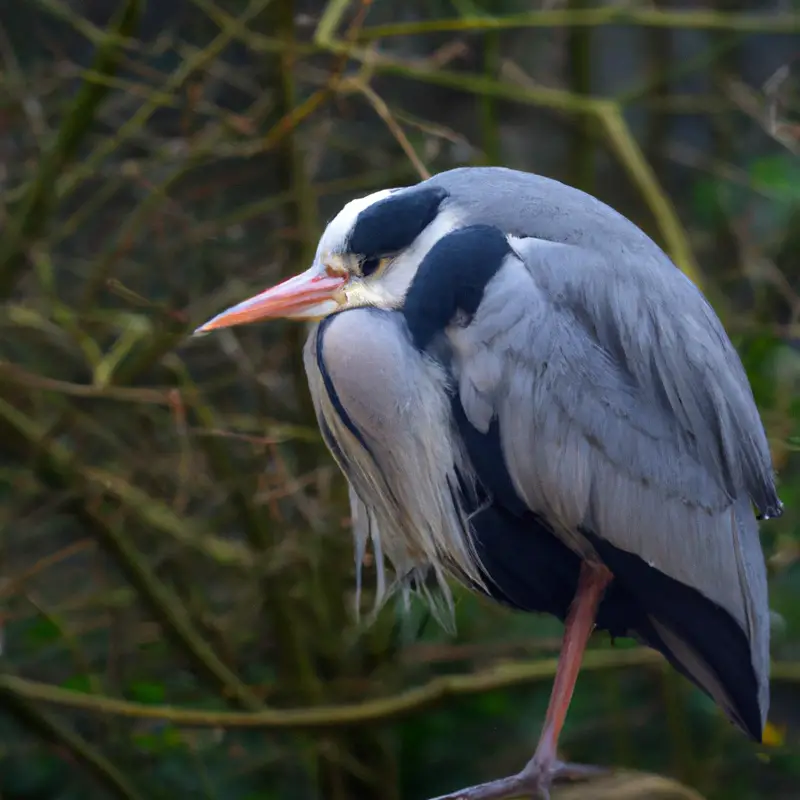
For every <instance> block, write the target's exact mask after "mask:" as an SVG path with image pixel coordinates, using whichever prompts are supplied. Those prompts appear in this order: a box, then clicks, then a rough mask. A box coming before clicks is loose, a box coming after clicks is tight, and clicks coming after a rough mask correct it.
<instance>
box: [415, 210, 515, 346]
mask: <svg viewBox="0 0 800 800" xmlns="http://www.w3.org/2000/svg"><path fill="white" fill-rule="evenodd" d="M512 252H513V251H512V250H511V247H510V245H509V244H508V240H507V239H506V237H505V234H503V232H502V231H500V230H499V229H498V228H495V227H493V226H491V225H471V226H469V227H467V228H461V229H459V230H456V231H453V232H452V233H448V234H447V235H446V236H443V237H442V238H441V239H440V240H439V241H438V242H436V244H435V245H434V246H433V247H432V248H431V249H430V251H429V252H428V254H427V255H426V256H425V258H423V259H422V263H421V264H420V265H419V269H418V270H417V274H416V275H415V276H414V280H413V281H412V282H411V286H409V289H408V293H407V294H406V299H405V303H404V305H403V315H404V316H405V318H406V324H407V325H408V329H409V331H410V332H411V336H412V338H413V340H414V344H415V346H416V347H417V348H419V349H420V350H425V349H427V348H428V346H429V345H430V344H431V342H432V341H433V339H434V338H435V337H436V335H437V334H439V333H441V332H442V331H443V330H444V329H445V328H446V327H447V326H448V325H449V324H450V323H451V322H452V321H453V319H454V317H455V316H456V314H457V313H458V312H459V311H460V312H462V313H464V314H466V315H468V316H472V315H473V314H474V313H475V312H476V311H477V310H478V306H479V305H480V303H481V300H482V299H483V292H484V290H485V288H486V284H487V283H489V281H490V280H491V279H492V278H493V277H494V276H495V275H496V274H497V272H498V270H499V269H500V267H501V265H502V263H503V261H504V259H505V258H506V257H507V256H509V255H510V254H511V253H512Z"/></svg>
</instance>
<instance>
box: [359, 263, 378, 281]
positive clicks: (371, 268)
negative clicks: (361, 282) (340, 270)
mask: <svg viewBox="0 0 800 800" xmlns="http://www.w3.org/2000/svg"><path fill="white" fill-rule="evenodd" d="M380 265H381V259H380V258H365V259H364V260H363V261H362V262H361V274H362V275H363V276H364V277H365V278H368V277H369V276H370V275H372V273H373V272H375V270H376V269H378V267H379V266H380Z"/></svg>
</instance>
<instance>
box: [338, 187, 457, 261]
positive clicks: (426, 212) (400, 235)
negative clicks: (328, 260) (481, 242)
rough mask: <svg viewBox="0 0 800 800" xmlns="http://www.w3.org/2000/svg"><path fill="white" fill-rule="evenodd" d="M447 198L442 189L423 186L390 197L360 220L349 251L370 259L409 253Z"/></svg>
mask: <svg viewBox="0 0 800 800" xmlns="http://www.w3.org/2000/svg"><path fill="white" fill-rule="evenodd" d="M447 196H448V195H447V192H446V191H445V190H444V189H442V188H441V187H439V186H419V187H413V188H411V189H404V190H401V191H399V192H395V193H394V194H390V195H389V196H388V197H385V198H384V199H383V200H379V201H378V202H377V203H374V204H373V205H371V206H369V207H368V208H365V209H364V210H363V211H362V212H361V213H360V214H359V215H358V217H356V222H355V225H353V230H352V232H351V233H350V236H349V238H348V240H347V250H348V251H349V252H351V253H355V254H356V255H360V256H366V257H367V258H370V257H382V256H386V255H392V254H393V253H398V252H400V251H401V250H405V248H406V247H408V246H409V245H410V244H411V243H412V242H413V241H414V240H415V239H416V238H417V237H418V236H419V235H420V234H421V233H422V231H424V230H425V228H427V227H428V225H430V224H431V222H433V220H434V219H436V215H437V214H438V213H439V206H440V205H441V203H442V201H443V200H444V199H445V197H447Z"/></svg>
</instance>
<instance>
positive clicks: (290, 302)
mask: <svg viewBox="0 0 800 800" xmlns="http://www.w3.org/2000/svg"><path fill="white" fill-rule="evenodd" d="M347 280H348V278H347V276H346V275H329V274H327V273H324V272H320V271H319V269H318V268H317V267H312V268H311V269H309V270H306V272H303V273H302V274H300V275H295V277H294V278H289V280H287V281H284V282H283V283H279V284H278V285H277V286H274V287H273V288H272V289H267V290H266V291H265V292H261V293H260V294H257V295H255V296H254V297H250V298H248V299H247V300H243V301H242V302H241V303H237V304H236V305H235V306H231V307H230V308H228V309H226V310H225V311H223V312H222V313H220V314H217V316H216V317H212V318H211V319H210V320H208V322H204V323H203V324H202V325H201V326H200V327H199V328H197V330H195V332H194V333H195V335H197V334H201V333H208V332H209V331H213V330H216V329H217V328H230V327H232V326H234V325H246V324H248V323H250V322H258V321H259V320H262V319H278V318H280V317H290V318H293V319H315V318H319V317H326V316H327V315H328V314H332V313H333V312H334V311H336V310H337V309H338V308H339V306H341V305H342V304H343V303H344V302H346V298H345V295H344V292H343V291H342V290H343V289H344V286H345V284H346V283H347Z"/></svg>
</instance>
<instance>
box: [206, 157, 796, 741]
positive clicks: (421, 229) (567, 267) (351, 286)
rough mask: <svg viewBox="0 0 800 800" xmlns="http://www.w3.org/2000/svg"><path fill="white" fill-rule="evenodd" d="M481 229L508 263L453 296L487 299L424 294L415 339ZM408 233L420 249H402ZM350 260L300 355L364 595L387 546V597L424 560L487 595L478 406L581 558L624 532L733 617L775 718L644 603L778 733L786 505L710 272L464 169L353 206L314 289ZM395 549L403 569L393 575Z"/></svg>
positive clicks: (557, 202)
mask: <svg viewBox="0 0 800 800" xmlns="http://www.w3.org/2000/svg"><path fill="white" fill-rule="evenodd" d="M432 187H433V188H434V189H435V191H431V189H432ZM398 203H399V204H398ZM401 206H402V211H403V213H402V214H399V215H398V214H396V213H395V212H396V210H397V209H399V208H400V207H401ZM381 209H384V210H385V211H386V213H385V214H383V215H382V213H381ZM415 211H417V212H419V213H418V214H417V215H416V216H415ZM420 218H421V219H422V221H421V222H419V226H418V229H416V228H415V227H414V226H415V224H417V222H418V221H419V219H420ZM359 225H360V226H361V228H360V230H359V231H358V236H356V235H355V233H354V230H355V228H356V227H357V226H359ZM392 225H394V227H393V228H392V227H391V226H392ZM477 225H482V226H491V228H489V229H487V230H489V231H491V230H495V239H497V238H499V239H501V240H502V248H501V249H500V250H499V249H498V246H496V244H497V243H496V241H495V244H494V245H492V246H493V247H494V250H493V251H492V252H494V253H498V252H501V250H502V258H500V259H499V260H498V263H497V264H496V265H494V266H493V267H492V269H491V270H486V269H483V268H482V267H483V266H485V265H481V264H478V268H476V271H474V272H473V273H470V274H466V273H465V274H463V275H458V274H457V273H453V275H455V277H453V275H450V277H451V279H452V280H451V281H450V284H447V285H445V284H444V283H442V284H441V285H440V286H439V287H438V288H439V290H441V291H443V292H445V293H447V292H449V291H450V290H451V289H452V285H451V284H453V283H456V284H459V285H462V287H461V288H463V297H466V298H467V300H466V301H464V302H463V303H462V306H463V305H464V304H466V306H469V308H466V309H465V308H463V307H460V306H459V302H457V298H456V296H455V295H452V296H450V295H448V298H449V299H447V298H446V299H444V300H441V304H440V306H437V302H439V300H440V299H441V298H439V297H438V296H436V295H435V293H434V294H432V295H430V297H429V299H430V300H431V302H430V303H428V304H427V305H424V307H423V306H420V307H419V308H422V309H423V311H422V312H420V310H419V308H418V309H417V312H418V315H421V318H422V321H421V323H420V324H422V325H424V326H425V325H427V327H426V330H428V331H429V332H430V331H433V330H434V327H435V326H431V325H430V324H427V323H426V320H425V315H427V314H428V313H429V312H430V314H434V313H438V312H437V309H438V311H441V313H444V314H445V315H446V318H445V319H444V321H443V322H442V325H441V330H438V331H436V335H435V336H434V339H433V341H431V342H430V346H428V345H426V346H424V347H420V346H419V342H418V341H417V340H415V331H413V330H412V329H411V323H410V321H409V320H410V317H409V313H410V312H409V303H410V298H411V297H412V292H413V290H414V289H415V288H416V289H417V290H418V291H417V294H416V296H419V294H420V292H421V291H422V290H423V288H424V287H421V286H420V283H419V276H420V275H423V274H427V273H425V266H426V264H428V265H430V264H432V263H433V261H432V259H435V258H437V257H438V255H437V248H440V249H441V248H442V247H443V246H444V245H446V244H447V243H448V242H453V243H456V241H457V240H458V238H459V236H461V235H462V233H463V232H465V231H468V230H470V228H471V226H477ZM389 228H391V230H389ZM497 231H500V232H502V234H504V236H502V235H500V236H498V235H497ZM374 238H377V239H378V240H380V241H383V242H392V243H394V244H393V245H392V248H393V251H392V252H391V253H384V252H382V251H380V252H377V253H376V254H367V253H363V252H358V253H354V252H352V248H351V246H350V244H351V242H353V241H359V242H367V243H369V242H370V241H372V240H373V239H374ZM488 238H492V237H491V235H489V237H488ZM400 241H403V242H406V243H407V244H406V246H403V247H402V248H399V249H398V248H397V246H396V243H397V242H400ZM487 242H488V239H487ZM487 246H488V245H487ZM360 247H361V249H364V248H363V246H360ZM378 250H380V248H378ZM454 252H457V250H454ZM384 256H386V257H385V258H384ZM461 256H462V257H463V258H465V260H469V259H470V258H471V257H472V255H471V254H470V252H469V251H466V250H462V251H461ZM384 261H386V262H387V266H385V271H383V272H380V269H381V264H383V262H384ZM473 261H474V259H473ZM367 264H368V265H369V269H370V271H372V270H378V273H377V274H378V275H379V276H380V277H379V278H378V279H376V278H374V277H371V275H372V273H371V272H370V274H368V273H367V267H366V266H365V265H367ZM473 266H474V265H473ZM447 267H448V269H450V270H451V272H452V270H453V268H454V265H453V264H448V265H447ZM457 267H458V265H455V268H456V269H457ZM340 274H341V275H343V276H345V277H343V278H342V281H344V282H345V285H346V287H347V289H346V294H345V300H344V301H342V300H341V299H340V300H337V301H336V302H338V303H341V304H342V305H341V308H343V309H344V313H334V314H332V315H331V316H328V317H327V318H326V319H325V320H324V321H322V322H321V323H319V324H318V325H315V326H314V327H313V328H312V331H311V334H310V336H309V339H308V342H307V344H306V348H305V353H304V357H305V366H306V371H307V374H308V378H309V385H310V389H311V394H312V397H313V400H314V406H315V409H316V413H317V417H318V419H319V423H320V427H321V430H322V432H323V435H324V437H325V440H326V442H327V443H328V446H329V448H330V450H331V452H332V454H333V455H334V457H335V458H336V460H337V462H338V464H339V465H340V467H341V468H342V471H343V472H344V473H345V475H346V476H347V478H348V481H349V483H350V487H351V499H352V505H353V517H354V530H355V535H356V557H357V561H358V564H359V578H358V580H359V587H360V581H361V577H360V564H361V561H362V558H363V555H364V550H365V548H366V544H367V542H368V541H369V540H371V541H372V544H373V547H374V550H375V555H376V561H377V565H378V583H379V585H378V604H380V603H381V602H382V601H383V599H384V598H385V597H386V596H387V595H388V594H390V593H391V591H392V590H393V589H395V588H397V587H398V586H405V584H404V577H405V576H408V575H409V574H415V575H418V574H420V573H422V572H425V571H429V570H430V571H432V572H433V574H434V576H435V577H436V579H437V580H438V582H439V584H440V586H441V588H442V590H443V593H444V596H445V598H446V600H447V601H448V602H449V601H450V595H449V590H448V588H447V582H446V578H447V577H448V576H449V577H455V578H457V579H459V580H462V581H466V582H468V583H469V584H470V585H472V586H474V587H478V588H481V587H483V588H485V585H486V584H485V582H486V579H487V572H486V570H485V569H484V565H483V564H482V562H481V558H480V556H479V553H478V550H477V548H476V546H475V542H474V536H473V533H474V526H475V519H476V518H477V516H478V515H479V514H480V513H481V510H482V507H481V505H480V502H484V503H488V504H491V503H492V502H493V501H494V500H493V498H492V497H491V492H488V495H487V493H486V492H484V493H483V495H482V494H481V491H483V489H485V486H484V487H483V489H482V485H483V484H485V483H486V481H485V480H483V479H484V478H485V477H486V476H485V475H482V474H479V472H480V470H479V469H478V468H477V467H476V465H475V463H474V458H473V457H472V456H473V455H474V451H472V450H470V448H469V447H468V446H467V444H466V443H465V441H464V436H463V433H464V429H463V427H460V424H461V423H460V422H459V421H458V420H457V419H456V416H455V412H454V408H457V409H460V410H461V413H463V416H464V417H465V419H466V421H467V424H468V425H470V426H471V428H472V429H474V430H475V431H476V432H477V433H478V434H487V435H488V434H489V433H490V429H491V430H492V431H495V430H496V432H497V436H498V437H499V445H500V446H499V449H500V452H501V458H502V462H503V463H502V469H503V470H505V471H507V473H508V477H509V479H510V482H511V483H512V484H513V492H514V494H515V495H516V498H515V500H516V499H518V500H519V501H520V503H521V504H523V505H524V506H526V507H527V510H528V511H529V512H533V513H532V514H531V518H532V520H533V519H541V520H544V521H545V522H546V524H547V526H548V527H549V528H550V529H552V533H553V534H554V535H555V536H556V537H558V539H559V540H560V542H561V543H563V545H566V547H567V548H569V550H571V551H572V552H573V553H576V554H578V555H579V556H580V558H581V559H583V560H584V561H589V562H597V563H600V562H603V561H604V557H603V556H602V555H600V554H599V553H598V548H599V547H601V545H602V546H603V547H605V546H606V545H605V544H604V543H610V545H613V547H614V548H616V549H617V550H618V551H619V552H624V553H629V554H633V555H635V556H637V557H638V558H639V559H642V560H643V562H644V563H645V564H647V565H649V566H650V567H652V568H653V569H654V570H656V571H657V572H658V573H660V574H663V575H665V576H667V577H668V578H670V579H672V580H673V581H675V582H677V584H680V585H681V586H685V587H689V588H690V589H691V590H694V591H696V592H699V593H700V594H702V595H703V597H705V598H707V600H708V601H710V605H711V606H712V607H713V608H714V609H716V608H720V609H723V610H724V612H726V614H727V615H729V617H730V618H731V619H732V620H734V621H735V623H736V625H737V626H738V628H739V629H741V633H737V634H736V635H737V636H739V637H741V634H744V636H745V637H746V640H747V649H749V654H750V659H751V661H752V665H751V666H752V675H753V676H754V680H755V688H754V690H753V691H751V690H750V689H745V690H742V691H744V693H745V695H746V694H747V693H748V692H750V694H751V695H752V694H757V698H756V699H755V700H754V701H753V702H755V703H756V704H757V712H758V713H757V714H756V713H755V710H750V711H747V712H742V709H741V707H739V708H737V703H738V705H739V706H741V705H742V703H743V702H745V703H746V702H749V701H743V700H742V697H741V696H739V697H738V698H736V699H735V698H733V697H731V696H729V691H728V688H726V682H725V680H723V679H721V678H720V676H719V674H718V670H715V669H714V666H713V665H712V664H710V663H709V662H708V660H707V659H706V658H705V657H704V656H703V654H702V653H701V652H699V650H698V648H697V647H695V646H693V645H692V643H691V642H689V641H687V640H685V639H684V638H683V636H682V632H681V630H680V629H679V626H676V624H675V620H674V618H668V617H669V615H663V614H654V613H651V612H646V613H649V622H648V623H647V627H648V630H650V631H651V633H650V634H649V639H648V643H651V644H652V643H653V641H654V638H658V639H659V640H660V642H661V643H662V644H663V648H662V649H663V650H664V652H666V653H668V654H669V655H670V656H671V657H672V658H673V659H674V663H676V664H677V665H678V666H679V667H680V668H681V669H683V670H684V671H685V672H686V673H687V674H688V675H690V676H691V677H692V678H693V679H694V680H695V681H696V682H697V683H698V684H699V685H701V686H702V687H703V688H704V689H705V690H706V691H707V692H708V693H709V694H710V695H711V696H712V697H714V699H715V700H716V701H717V702H718V703H719V705H720V706H721V707H722V708H724V709H725V710H726V711H727V712H728V714H729V716H730V717H731V718H732V719H734V720H735V721H737V722H738V723H739V724H740V725H742V726H743V727H744V728H746V729H749V730H750V731H751V732H753V734H754V735H756V736H760V727H763V724H764V721H765V719H766V715H767V710H768V705H769V690H768V682H769V613H768V601H767V580H766V569H765V564H764V558H763V554H762V552H761V547H760V543H759V538H758V529H757V523H756V518H755V515H754V513H753V506H755V508H756V509H758V511H759V512H760V513H761V514H762V515H763V516H764V517H770V516H777V515H778V514H780V510H781V504H780V501H779V499H778V497H777V494H776V490H775V483H774V476H773V471H772V464H771V458H770V452H769V447H768V443H767V438H766V435H765V433H764V429H763V427H762V424H761V420H760V418H759V414H758V410H757V408H756V405H755V402H754V399H753V395H752V392H751V390H750V386H749V384H748V381H747V376H746V374H745V371H744V369H743V367H742V364H741V361H740V359H739V357H738V355H737V353H736V351H735V349H734V348H733V346H732V344H731V343H730V341H729V339H728V337H727V335H726V334H725V331H724V329H723V327H722V325H721V323H720V322H719V320H718V318H717V316H716V314H715V313H714V311H713V309H712V308H711V306H710V305H709V304H708V302H707V301H706V300H705V298H704V297H703V296H702V294H701V293H700V292H699V290H698V289H697V288H696V287H695V286H694V285H693V284H692V283H691V281H689V280H688V279H687V278H686V277H685V276H684V275H683V274H682V273H681V272H680V271H679V270H678V269H677V268H676V267H675V265H674V264H673V263H672V262H671V261H670V259H669V258H668V257H667V256H666V254H665V253H664V252H663V251H662V250H661V249H660V248H659V247H657V245H656V244H655V243H654V242H653V241H652V240H651V239H650V238H649V237H647V236H646V235H645V234H644V233H643V232H642V231H641V230H640V229H639V228H637V227H636V226H635V225H633V223H631V222H630V221H629V220H627V219H625V218H624V217H623V216H621V215H620V214H618V213H617V212H615V211H614V210H613V209H611V208H609V207H608V206H606V205H605V204H603V203H601V202H600V201H598V200H596V199H595V198H593V197H590V196H589V195H587V194H585V193H583V192H580V191H578V190H576V189H573V188H571V187H568V186H565V185H563V184H561V183H558V182H556V181H552V180H549V179H547V178H543V177H539V176H535V175H529V174H526V173H520V172H515V171H512V170H506V169H499V168H481V169H458V170H452V171H450V172H445V173H442V174H440V175H437V176H435V177H434V178H431V179H430V180H428V181H425V182H423V183H420V184H418V185H417V186H414V187H410V188H407V189H396V190H391V191H384V192H381V193H378V194H377V195H375V196H373V197H371V198H365V199H360V200H358V201H354V202H353V203H352V204H349V205H348V206H346V207H345V208H344V209H343V210H342V212H340V214H339V215H338V216H337V217H336V218H335V219H334V220H333V221H332V222H331V223H330V225H329V226H328V229H327V230H326V232H325V234H324V235H323V237H322V239H321V240H320V245H319V248H318V252H317V257H316V259H315V265H314V266H313V267H312V268H311V270H310V271H309V273H308V276H309V277H308V278H307V281H308V283H307V286H308V287H311V286H312V285H313V283H314V281H319V280H325V281H329V282H332V283H335V282H336V278H335V276H336V275H340ZM448 274H449V273H448ZM326 276H327V277H326ZM302 277H303V276H301V278H302ZM294 280H297V279H294ZM409 287H411V289H410V288H409ZM304 291H310V290H308V289H304ZM430 291H432V292H433V291H434V290H430ZM276 292H277V294H276V297H280V298H283V296H284V295H282V294H281V290H280V287H279V289H278V290H276ZM267 294H269V293H267ZM314 296H315V297H316V295H314ZM320 296H321V295H320ZM459 296H461V295H459ZM463 297H462V299H463ZM476 298H477V299H476ZM259 302H260V301H259V300H258V299H257V298H256V299H255V300H249V301H246V303H245V304H241V306H240V307H236V309H234V310H232V311H235V312H236V313H234V314H232V315H231V312H230V311H229V312H225V314H223V315H221V317H225V316H226V314H228V315H230V318H231V319H234V320H235V321H234V322H232V323H227V322H224V321H223V322H222V323H220V324H223V325H224V324H236V321H238V320H240V319H241V318H242V313H243V312H241V310H240V309H241V308H245V313H246V314H249V313H250V311H249V310H248V309H249V308H250V307H251V305H253V303H255V305H256V306H258V303H259ZM265 302H266V301H265ZM268 302H273V301H272V300H270V301H268ZM274 302H276V303H277V302H280V303H283V302H285V301H284V300H283V299H281V300H279V301H278V300H276V301H274ZM324 302H325V303H327V304H328V305H315V306H313V308H316V309H323V311H320V315H322V316H324V315H325V314H330V309H331V306H332V305H333V302H332V301H330V300H325V301H324ZM248 304H250V305H248ZM237 314H238V316H237ZM216 319H217V318H215V320H212V321H211V323H209V325H210V326H211V327H213V326H214V325H216V324H217V323H216ZM479 497H484V500H483V501H480V502H479V500H478V498H479ZM484 507H485V506H484ZM503 513H505V512H503ZM509 513H511V516H512V517H513V516H514V515H515V514H516V513H517V512H515V511H514V512H509ZM529 523H530V524H531V525H533V524H534V523H533V522H532V521H530V520H529V521H528V522H526V523H525V524H529ZM509 524H510V523H509ZM537 524H538V523H537ZM547 535H548V536H549V535H550V534H549V533H548V534H547ZM595 537H599V538H595ZM548 547H549V545H548ZM558 547H559V548H561V549H562V550H563V546H562V544H558ZM564 552H565V553H567V554H568V556H569V557H570V558H571V557H572V556H571V554H569V553H568V551H564ZM384 558H385V559H386V560H387V561H388V562H389V563H390V564H391V565H392V567H393V568H394V571H395V573H396V578H395V579H394V581H392V582H391V583H389V582H388V581H387V580H386V577H385V575H384V572H383V561H384ZM564 563H566V560H565V561H564ZM620 563H621V562H620ZM539 574H540V575H541V573H539ZM628 600H630V598H628ZM631 602H634V601H631ZM687 602H689V601H687ZM691 602H693V601H691ZM705 602H706V601H703V603H705ZM634 604H635V602H634ZM670 619H672V621H670ZM726 619H727V617H726ZM630 624H633V623H630ZM726 624H727V623H726ZM633 633H635V631H634V632H633ZM646 638H647V635H646ZM726 641H728V640H726ZM696 644H697V640H696V639H695V645H696ZM657 646H661V645H657ZM700 649H702V648H700ZM718 666H719V665H718ZM749 674H750V673H749V672H748V675H749ZM726 680H727V683H728V686H730V685H732V684H733V683H736V680H734V679H731V678H730V675H729V676H728V678H727V679H726ZM742 681H743V682H744V684H747V682H748V681H750V683H749V685H750V686H753V685H754V684H753V679H751V678H748V677H745V678H743V679H742ZM737 691H738V690H737ZM741 713H745V714H746V715H748V720H747V721H743V719H742V718H741ZM755 716H760V722H761V726H759V725H758V723H757V722H756V721H755V720H754V719H753V717H755Z"/></svg>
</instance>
